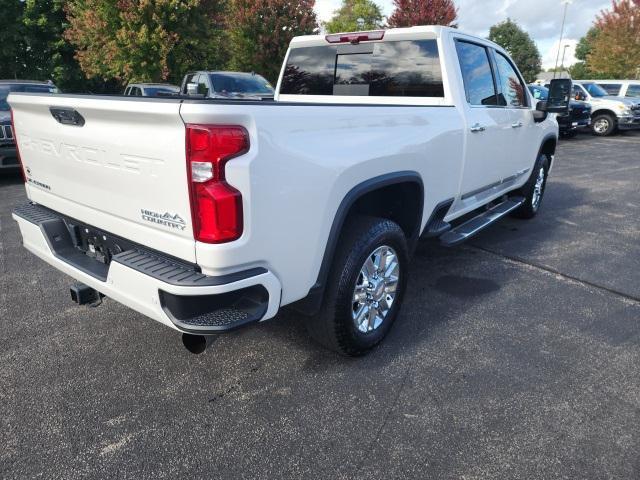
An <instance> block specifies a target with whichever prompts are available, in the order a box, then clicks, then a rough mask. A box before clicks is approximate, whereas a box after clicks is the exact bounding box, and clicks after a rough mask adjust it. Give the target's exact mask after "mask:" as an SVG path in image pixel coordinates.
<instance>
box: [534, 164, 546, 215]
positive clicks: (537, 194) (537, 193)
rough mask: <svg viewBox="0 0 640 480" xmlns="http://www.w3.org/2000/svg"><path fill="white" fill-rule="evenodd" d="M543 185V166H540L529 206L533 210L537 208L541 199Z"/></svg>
mask: <svg viewBox="0 0 640 480" xmlns="http://www.w3.org/2000/svg"><path fill="white" fill-rule="evenodd" d="M543 187H544V168H543V167H540V170H539V171H538V178H536V184H535V185H534V186H533V195H532V196H531V206H532V207H533V209H534V210H538V207H539V206H540V200H542V188H543Z"/></svg>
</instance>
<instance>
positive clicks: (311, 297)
mask: <svg viewBox="0 0 640 480" xmlns="http://www.w3.org/2000/svg"><path fill="white" fill-rule="evenodd" d="M400 183H414V184H415V185H416V186H417V187H418V191H419V196H420V198H419V205H418V208H417V214H416V218H415V228H413V230H414V233H413V235H411V238H407V241H408V242H409V244H411V243H412V242H413V243H415V241H417V239H418V236H419V234H420V227H421V223H422V216H423V210H424V195H425V194H424V183H423V181H422V176H421V175H420V174H419V173H418V172H416V171H411V170H406V171H399V172H393V173H387V174H384V175H380V176H377V177H374V178H370V179H368V180H365V181H364V182H362V183H359V184H357V185H356V186H355V187H353V188H352V189H351V190H349V191H348V192H347V194H346V195H345V196H344V197H343V198H342V200H341V202H340V204H339V205H338V208H337V210H336V212H335V214H334V217H333V222H332V223H331V228H330V230H329V235H328V237H327V242H326V244H325V249H324V254H323V256H322V261H321V263H320V270H319V272H318V277H317V279H316V283H315V284H314V285H313V286H312V287H311V289H310V290H309V293H308V295H307V296H306V297H305V298H303V299H302V300H298V301H296V302H294V303H292V304H290V305H289V306H290V307H291V308H292V309H293V310H295V311H297V312H300V313H304V314H307V315H312V314H314V313H317V311H318V310H319V309H320V306H321V304H322V301H323V298H324V290H325V286H326V282H327V278H328V276H329V272H330V270H331V264H332V260H333V257H334V254H335V251H336V247H337V244H338V239H339V238H340V234H341V232H342V230H343V228H344V226H345V223H346V221H347V217H348V216H349V213H350V211H351V209H352V207H353V206H354V205H355V203H356V202H357V201H358V199H360V198H362V197H363V196H364V195H366V194H368V193H371V192H374V191H376V190H378V189H382V188H385V187H389V186H392V185H396V184H400Z"/></svg>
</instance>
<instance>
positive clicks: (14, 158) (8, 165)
mask: <svg viewBox="0 0 640 480" xmlns="http://www.w3.org/2000/svg"><path fill="white" fill-rule="evenodd" d="M19 167H20V162H19V161H18V152H17V150H16V146H15V144H13V143H11V144H4V145H1V144H0V170H10V169H17V168H19Z"/></svg>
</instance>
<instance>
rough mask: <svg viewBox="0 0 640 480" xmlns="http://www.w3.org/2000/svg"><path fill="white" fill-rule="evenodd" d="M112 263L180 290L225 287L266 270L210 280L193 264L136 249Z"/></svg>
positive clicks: (236, 273) (247, 271) (118, 255)
mask: <svg viewBox="0 0 640 480" xmlns="http://www.w3.org/2000/svg"><path fill="white" fill-rule="evenodd" d="M112 261H113V262H118V263H120V264H122V265H124V266H125V267H129V268H132V269H133V270H136V271H138V272H140V273H144V274H145V275H148V276H150V277H153V278H155V279H157V280H160V281H161V282H164V283H168V284H169V285H176V286H181V287H207V286H216V285H225V284H227V283H233V282H237V281H240V280H244V279H245V278H250V277H255V276H257V275H262V274H264V273H267V269H266V268H262V267H256V268H251V269H249V270H244V271H242V272H235V273H229V274H227V275H222V276H218V277H210V276H208V275H205V274H203V273H200V271H199V269H197V268H195V266H194V265H193V264H189V263H185V262H182V261H176V260H175V259H173V258H171V257H168V256H166V255H162V254H160V253H155V252H154V253H152V252H149V251H145V250H142V249H140V248H135V249H132V250H127V251H126V252H122V253H119V254H117V255H114V256H113V259H112Z"/></svg>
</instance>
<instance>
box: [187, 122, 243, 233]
mask: <svg viewBox="0 0 640 480" xmlns="http://www.w3.org/2000/svg"><path fill="white" fill-rule="evenodd" d="M186 140H187V142H186V143H187V175H188V177H189V195H190V201H191V219H192V222H193V236H194V238H195V239H196V240H198V241H200V242H205V243H223V242H230V241H232V240H236V239H237V238H239V237H240V235H242V195H241V194H240V192H239V191H238V190H236V189H235V188H233V187H232V186H231V185H229V184H228V183H227V182H226V180H225V171H224V170H225V164H226V163H227V162H228V161H229V160H231V159H232V158H234V157H237V156H239V155H242V154H243V153H246V152H247V151H248V150H249V134H248V133H247V131H246V130H245V129H244V128H243V127H241V126H235V125H197V124H188V125H187V139H186Z"/></svg>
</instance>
